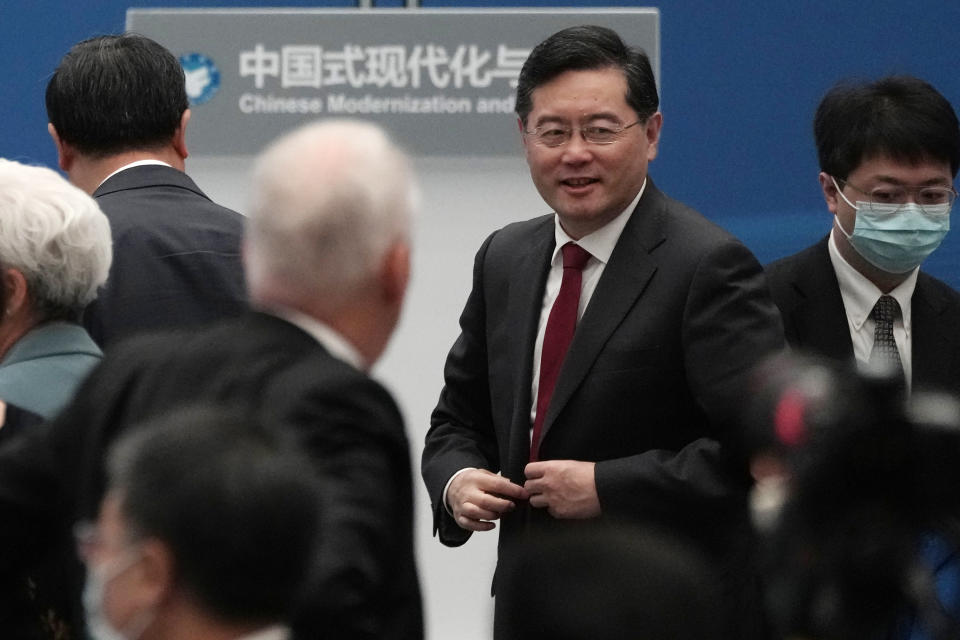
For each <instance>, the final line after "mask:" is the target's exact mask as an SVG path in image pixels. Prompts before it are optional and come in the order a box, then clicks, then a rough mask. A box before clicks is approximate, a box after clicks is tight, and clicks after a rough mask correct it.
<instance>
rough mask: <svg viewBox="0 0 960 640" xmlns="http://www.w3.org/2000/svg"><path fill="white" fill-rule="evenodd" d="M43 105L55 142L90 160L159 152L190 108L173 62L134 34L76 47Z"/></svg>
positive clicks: (60, 67) (62, 63)
mask: <svg viewBox="0 0 960 640" xmlns="http://www.w3.org/2000/svg"><path fill="white" fill-rule="evenodd" d="M46 103H47V118H48V119H49V120H50V122H51V123H52V124H53V126H54V128H55V129H56V130H57V135H58V136H59V137H60V139H61V140H63V141H64V142H66V143H68V144H70V145H72V146H74V147H76V149H77V150H78V151H79V152H81V153H83V154H87V155H90V156H93V157H106V156H109V155H113V154H116V153H121V152H124V151H132V150H138V149H153V148H157V147H160V146H163V145H164V144H166V143H168V142H169V141H170V140H171V139H172V137H173V135H174V133H175V132H176V130H177V128H178V127H179V126H180V120H181V116H182V115H183V112H184V111H185V110H186V109H187V107H188V106H189V102H188V100H187V90H186V84H185V81H184V74H183V68H182V67H181V66H180V62H179V61H178V60H177V58H175V57H174V55H173V54H172V53H170V52H169V51H167V50H166V49H165V48H164V47H163V46H161V45H160V44H158V43H156V42H154V41H153V40H151V39H150V38H147V37H145V36H142V35H138V34H132V33H126V34H121V35H109V36H99V37H96V38H91V39H89V40H84V41H83V42H80V43H78V44H76V45H74V46H73V48H72V49H70V51H69V52H68V53H67V54H66V55H65V56H64V57H63V59H62V60H61V61H60V64H59V65H58V66H57V69H56V70H55V71H54V72H53V76H52V77H51V78H50V82H49V83H48V84H47V93H46Z"/></svg>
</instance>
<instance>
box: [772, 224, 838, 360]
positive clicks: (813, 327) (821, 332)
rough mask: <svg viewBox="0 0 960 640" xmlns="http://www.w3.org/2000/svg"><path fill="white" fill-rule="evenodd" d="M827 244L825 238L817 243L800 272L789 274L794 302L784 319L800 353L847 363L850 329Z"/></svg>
mask: <svg viewBox="0 0 960 640" xmlns="http://www.w3.org/2000/svg"><path fill="white" fill-rule="evenodd" d="M828 238H829V236H828ZM827 242H828V240H827V239H826V238H825V239H824V240H822V241H820V242H819V243H818V244H817V245H816V246H815V249H814V251H813V252H812V253H811V254H810V259H809V260H806V261H805V262H804V263H802V264H801V267H802V268H801V270H800V271H799V272H798V273H794V274H793V275H792V280H791V285H792V286H793V290H794V292H795V293H796V294H797V302H796V304H795V306H794V307H793V308H792V309H791V310H789V311H788V312H787V313H788V316H789V317H788V318H785V320H786V321H787V323H789V324H791V325H792V327H793V330H794V331H795V332H796V339H797V345H796V346H799V347H800V348H801V349H802V350H803V351H807V352H813V353H820V354H824V355H827V356H829V357H832V358H839V359H848V360H850V359H853V343H852V342H851V340H850V327H849V325H848V324H847V314H846V310H845V308H844V306H843V297H842V296H841V295H840V285H839V283H838V282H837V274H836V273H834V271H833V264H832V263H831V262H830V253H829V248H828V246H827ZM788 331H789V329H788Z"/></svg>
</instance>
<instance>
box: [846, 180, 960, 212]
mask: <svg viewBox="0 0 960 640" xmlns="http://www.w3.org/2000/svg"><path fill="white" fill-rule="evenodd" d="M838 182H839V183H840V184H841V185H844V186H848V187H850V188H851V189H853V190H854V191H856V192H857V193H861V194H863V195H865V196H867V200H866V203H867V206H868V207H870V209H871V210H872V211H873V210H876V212H877V213H896V212H897V211H899V210H900V209H901V208H902V207H903V205H905V204H906V203H908V202H911V201H912V202H915V203H917V205H918V206H919V207H920V209H922V210H923V212H924V213H927V214H929V215H938V214H943V208H944V205H946V209H947V211H948V212H949V210H950V207H952V206H953V202H954V201H955V200H956V199H957V192H956V190H954V188H953V187H905V186H901V185H884V186H882V187H876V188H874V189H872V190H870V191H864V190H863V189H861V188H859V187H857V186H855V185H852V184H850V183H849V182H847V181H846V180H840V179H838ZM912 195H913V196H914V197H913V198H912V199H911V196H912ZM873 205H880V206H879V207H877V208H876V209H874V206H873ZM891 205H899V206H897V207H896V208H895V209H894V208H892V207H891Z"/></svg>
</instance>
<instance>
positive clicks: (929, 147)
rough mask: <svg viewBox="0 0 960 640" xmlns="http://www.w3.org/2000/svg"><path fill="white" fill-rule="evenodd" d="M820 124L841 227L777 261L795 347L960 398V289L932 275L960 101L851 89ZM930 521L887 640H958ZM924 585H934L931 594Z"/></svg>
mask: <svg viewBox="0 0 960 640" xmlns="http://www.w3.org/2000/svg"><path fill="white" fill-rule="evenodd" d="M813 129H814V137H815V138H816V144H817V154H818V156H819V160H820V176H819V180H820V188H821V189H822V191H823V196H824V199H825V200H826V203H827V208H828V209H829V210H830V212H831V213H832V214H833V228H832V229H831V231H830V234H829V235H828V236H827V237H826V238H824V239H823V240H821V241H820V242H818V243H817V244H815V245H813V246H812V247H809V248H807V249H804V250H803V251H801V252H799V253H797V254H794V255H792V256H788V257H786V258H782V259H780V260H778V261H776V262H774V263H772V264H770V265H768V266H767V269H766V271H767V282H768V284H769V286H770V290H771V293H772V296H773V299H774V302H775V303H776V304H777V306H778V307H779V308H780V313H781V314H782V316H783V323H784V330H785V334H786V338H787V342H788V344H790V346H791V347H792V348H794V349H796V350H799V351H803V352H806V353H813V354H820V355H824V356H827V357H830V358H835V359H838V360H846V361H849V360H850V359H851V358H855V359H856V362H857V363H858V364H859V365H860V366H862V367H864V368H868V369H869V368H873V369H874V370H884V371H887V372H889V373H891V374H893V375H895V376H901V379H902V382H903V385H904V386H903V388H904V389H905V391H906V392H907V393H909V392H910V391H911V390H912V389H920V388H926V389H930V388H939V389H944V390H946V391H949V392H952V393H954V394H955V395H960V337H958V336H960V334H958V331H957V328H958V327H960V293H957V292H956V291H955V290H954V289H952V288H951V287H949V286H948V285H946V284H945V283H943V282H941V281H939V280H937V279H936V278H934V277H932V276H930V275H929V274H926V273H924V272H922V271H920V265H921V264H922V263H923V261H924V259H926V258H927V256H929V255H930V254H931V253H933V251H934V250H936V248H937V247H938V246H939V245H940V243H941V241H942V240H943V238H944V236H945V235H946V234H947V231H948V230H949V229H950V210H951V208H952V206H953V203H954V201H955V200H956V196H957V192H956V190H955V189H954V187H953V179H954V178H955V177H956V175H957V170H958V167H960V125H958V121H957V116H956V113H955V112H954V110H953V107H951V105H950V103H949V102H948V101H947V100H946V98H944V97H943V96H942V95H941V94H940V93H939V92H938V91H937V90H936V89H934V88H933V87H932V86H931V85H930V84H928V83H926V82H924V81H922V80H919V79H917V78H912V77H909V76H895V77H888V78H883V79H880V80H878V81H876V82H872V83H861V84H841V85H837V86H835V87H834V88H832V89H831V90H830V91H828V92H827V94H826V96H824V98H823V100H822V101H821V102H820V105H819V107H817V112H816V116H815V118H814V126H813ZM908 481H909V479H904V482H908ZM924 527H929V529H928V530H926V531H925V532H924V533H923V535H922V537H921V539H920V540H918V543H917V546H918V557H919V558H920V565H922V566H918V567H917V568H918V570H919V573H918V574H917V575H916V576H913V577H912V579H913V581H914V584H911V585H909V586H910V588H909V589H908V588H907V586H908V585H904V587H905V591H904V592H905V593H910V594H911V595H912V596H914V597H915V598H916V599H915V600H914V601H913V602H912V603H911V604H910V605H908V606H906V607H905V610H904V611H903V612H901V615H900V618H899V620H898V621H897V624H896V627H895V628H892V629H890V630H889V634H888V635H884V636H883V637H885V638H892V639H895V640H907V639H909V640H929V639H931V638H939V637H944V636H942V635H941V634H940V632H938V631H937V626H938V624H933V623H932V622H931V617H930V615H929V614H930V612H931V611H933V610H938V611H941V612H942V613H946V614H947V615H948V616H949V617H950V618H951V619H952V620H953V622H954V623H958V622H960V595H958V594H960V577H958V576H960V553H958V550H957V547H956V545H954V544H953V543H952V542H951V538H950V537H949V536H945V535H943V533H942V532H943V531H944V529H943V528H942V527H943V523H939V522H930V523H926V524H924ZM946 531H950V529H949V528H947V529H946ZM921 578H925V581H924V582H923V585H924V586H925V587H928V589H929V590H928V591H926V592H925V593H924V594H923V596H922V597H921V596H919V595H918V593H917V592H918V589H917V584H920V583H919V582H918V580H919V579H921ZM941 631H942V630H941ZM947 637H954V636H947Z"/></svg>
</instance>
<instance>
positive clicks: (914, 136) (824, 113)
mask: <svg viewBox="0 0 960 640" xmlns="http://www.w3.org/2000/svg"><path fill="white" fill-rule="evenodd" d="M813 133H814V138H815V139H816V143H817V155H818V156H819V159H820V170H821V171H824V172H825V173H828V174H830V175H832V176H834V177H836V178H838V179H841V180H845V179H846V178H847V176H849V175H850V173H852V172H853V171H854V170H856V168H857V167H858V166H860V164H861V163H863V162H864V161H865V160H868V159H870V158H874V157H877V156H889V157H890V158H892V159H894V160H898V161H904V162H908V163H910V164H917V163H920V162H924V161H930V160H933V161H942V162H946V163H949V164H950V170H951V172H952V173H953V175H954V177H956V175H957V169H958V168H960V126H958V123H957V114H956V113H955V112H954V110H953V107H952V106H951V105H950V103H949V102H948V101H947V99H946V98H944V97H943V96H942V95H941V94H940V92H939V91H937V90H936V89H934V88H933V87H932V86H931V85H930V84H929V83H927V82H924V81H923V80H920V79H919V78H914V77H911V76H890V77H886V78H882V79H880V80H877V81H876V82H869V83H864V82H843V83H840V84H837V85H835V86H834V87H833V88H832V89H830V90H829V91H828V92H827V94H826V95H825V96H824V98H823V100H821V101H820V106H818V107H817V113H816V116H815V117H814V121H813Z"/></svg>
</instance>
